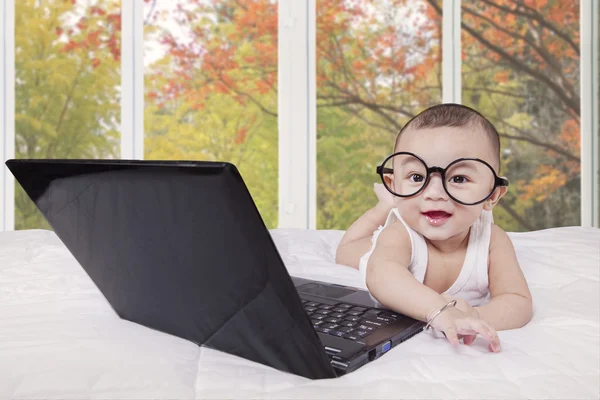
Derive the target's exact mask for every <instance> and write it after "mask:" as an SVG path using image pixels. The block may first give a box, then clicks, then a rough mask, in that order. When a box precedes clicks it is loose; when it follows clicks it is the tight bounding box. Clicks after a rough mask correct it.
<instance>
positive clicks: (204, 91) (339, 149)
mask: <svg viewBox="0 0 600 400" xmlns="http://www.w3.org/2000/svg"><path fill="white" fill-rule="evenodd" d="M185 4H186V7H181V8H180V9H179V10H178V12H177V15H178V18H179V23H180V24H187V26H189V27H190V32H191V36H192V38H191V40H189V41H188V42H187V43H182V42H181V41H178V40H177V39H176V38H174V37H172V36H170V35H168V34H165V35H164V36H163V40H164V43H166V44H167V45H168V46H169V57H171V59H170V63H171V64H170V67H172V68H171V72H170V75H169V77H168V79H169V83H168V85H167V86H165V87H164V88H163V89H162V90H157V91H156V93H155V95H156V96H157V98H159V97H161V96H162V97H165V98H166V97H169V98H171V99H180V101H182V100H181V99H185V101H186V102H188V103H190V104H192V103H196V104H202V103H203V102H204V100H203V99H208V98H210V96H212V93H220V94H221V95H224V96H229V98H230V99H231V100H232V101H236V102H238V103H239V104H242V105H246V106H247V107H248V109H253V110H257V111H258V110H260V111H261V112H262V113H264V114H265V115H269V116H276V115H277V109H276V101H275V99H276V97H275V96H276V90H277V83H276V68H277V63H276V61H277V58H276V49H277V46H276V44H277V12H276V4H275V3H274V2H271V1H267V0H235V1H234V0H226V1H219V2H207V1H192V0H190V1H188V2H186V3H185ZM441 11H442V9H441V1H437V0H428V1H419V2H415V1H406V0H395V1H383V0H381V1H376V2H368V3H367V2H357V1H337V0H336V1H334V0H320V1H318V2H317V87H318V93H317V100H318V133H317V135H318V206H319V208H318V219H319V223H318V225H319V227H321V228H339V229H345V228H346V227H347V226H348V225H349V223H351V222H352V220H353V219H354V218H356V217H357V216H358V215H360V214H361V213H362V212H363V211H364V210H365V209H366V208H367V207H369V206H370V205H372V203H373V201H374V197H373V195H372V193H371V187H372V184H373V182H375V181H377V177H376V176H375V174H374V167H375V165H376V164H377V163H378V162H380V161H381V160H382V159H383V157H385V155H387V154H388V153H389V152H390V151H391V150H392V149H391V147H392V143H393V138H394V136H395V135H396V133H397V131H398V130H399V129H400V127H401V126H402V125H403V124H404V123H405V122H406V121H407V120H408V119H409V118H411V117H412V116H414V115H415V114H416V113H418V112H419V111H421V110H422V109H424V108H426V107H427V106H429V105H432V104H435V103H439V102H440V101H441V74H440V66H441V46H440V43H441ZM462 11H463V13H462V16H463V21H462V24H463V25H462V26H463V83H464V87H463V102H464V103H465V104H467V105H471V106H473V107H475V108H477V109H478V110H480V111H481V112H483V113H484V114H485V115H487V116H488V117H489V118H490V119H491V120H492V122H493V123H494V124H495V125H496V126H497V128H498V130H499V132H500V134H501V137H502V145H503V148H504V149H505V151H504V152H503V160H502V172H503V174H505V175H507V176H508V177H509V178H510V179H511V192H510V195H509V196H507V197H506V198H505V199H504V200H503V201H502V202H501V205H500V206H501V207H500V208H499V209H498V212H497V213H496V217H497V221H499V222H500V224H501V225H502V226H504V227H505V228H508V229H510V230H526V229H538V228H543V227H546V226H560V225H567V224H578V215H579V214H578V212H579V211H578V201H579V200H578V199H579V186H578V185H579V184H578V180H579V154H578V150H577V149H578V146H579V95H578V85H577V80H578V76H579V71H578V58H579V48H578V46H579V39H578V3H577V2H576V1H570V0H561V1H559V0H555V1H533V0H531V1H525V0H485V1H482V2H463V3H462ZM165 79H167V78H165ZM159 102H160V101H159ZM157 104H158V103H157ZM198 112H201V111H198ZM271 135H272V136H271V137H272V140H273V141H275V140H276V136H275V132H272V133H271Z"/></svg>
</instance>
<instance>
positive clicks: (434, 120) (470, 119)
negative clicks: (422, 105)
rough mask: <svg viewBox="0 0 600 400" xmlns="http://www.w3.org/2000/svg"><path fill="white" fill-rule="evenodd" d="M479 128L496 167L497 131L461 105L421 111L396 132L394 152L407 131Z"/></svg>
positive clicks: (438, 106) (474, 112)
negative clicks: (485, 139)
mask: <svg viewBox="0 0 600 400" xmlns="http://www.w3.org/2000/svg"><path fill="white" fill-rule="evenodd" d="M469 125H471V126H475V127H480V128H481V129H482V130H483V131H484V132H485V133H486V134H487V135H488V138H489V139H490V143H491V144H492V147H493V151H494V154H495V155H497V157H498V159H497V160H496V161H498V166H499V165H500V136H499V135H498V131H497V130H496V128H495V127H494V125H492V123H491V122H490V121H488V119H487V118H485V117H484V116H483V115H481V114H480V113H479V112H477V111H475V110H474V109H472V108H471V107H467V106H463V105H462V104H455V103H444V104H437V105H435V106H432V107H429V108H427V109H426V110H424V111H421V112H420V113H419V114H417V115H416V116H414V117H412V118H411V119H410V120H409V121H408V122H407V123H406V124H405V125H404V126H403V127H402V129H401V130H400V132H398V136H397V137H396V143H395V144H394V151H395V150H396V147H397V146H398V141H399V140H400V136H402V133H403V132H404V131H406V130H407V129H409V128H410V129H415V130H416V129H426V128H439V127H442V126H448V127H457V128H460V127H465V126H469Z"/></svg>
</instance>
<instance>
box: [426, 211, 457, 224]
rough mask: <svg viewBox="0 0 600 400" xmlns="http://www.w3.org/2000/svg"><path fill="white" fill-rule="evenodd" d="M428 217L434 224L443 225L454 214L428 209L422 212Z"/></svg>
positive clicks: (430, 222) (429, 221)
mask: <svg viewBox="0 0 600 400" xmlns="http://www.w3.org/2000/svg"><path fill="white" fill-rule="evenodd" d="M422 214H423V215H424V216H425V219H427V222H428V223H429V224H430V225H433V226H439V225H442V224H443V223H444V222H445V221H446V220H447V219H448V218H450V217H451V216H452V214H450V213H447V212H445V211H427V212H424V213H422Z"/></svg>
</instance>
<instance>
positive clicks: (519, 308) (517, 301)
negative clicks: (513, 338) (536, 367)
mask: <svg viewBox="0 0 600 400" xmlns="http://www.w3.org/2000/svg"><path fill="white" fill-rule="evenodd" d="M489 263H490V266H489V273H488V279H489V285H490V294H491V298H492V299H491V300H490V302H489V303H488V304H486V305H484V306H481V307H477V308H476V309H477V311H478V312H479V315H480V316H481V318H482V319H484V320H486V321H488V322H489V323H490V324H492V326H494V328H496V330H499V331H500V330H505V329H515V328H520V327H522V326H524V325H525V324H526V323H527V322H529V320H530V319H531V315H532V299H531V293H530V292H529V287H528V286H527V281H526V280H525V277H524V276H523V272H522V271H521V268H520V267H519V262H518V261H517V256H516V254H515V249H514V247H513V245H512V242H511V240H510V238H509V237H508V235H507V234H506V232H504V231H503V230H502V229H500V228H499V227H498V226H496V225H492V236H491V238H490V256H489Z"/></svg>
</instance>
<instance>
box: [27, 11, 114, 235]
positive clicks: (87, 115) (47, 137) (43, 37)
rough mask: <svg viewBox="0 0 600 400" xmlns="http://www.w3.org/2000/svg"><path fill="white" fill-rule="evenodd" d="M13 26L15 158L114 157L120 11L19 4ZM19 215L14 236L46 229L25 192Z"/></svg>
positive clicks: (40, 216)
mask: <svg viewBox="0 0 600 400" xmlns="http://www.w3.org/2000/svg"><path fill="white" fill-rule="evenodd" d="M15 19H16V20H15V52H16V56H15V75H16V82H15V133H16V143H15V155H16V157H17V158H105V157H116V156H117V155H118V148H119V147H118V145H119V142H118V139H119V134H118V131H119V110H120V103H119V94H118V93H119V92H118V87H119V85H120V69H119V59H120V29H121V26H120V24H121V17H120V10H119V8H118V5H117V4H115V3H114V2H113V1H108V0H106V1H105V0H97V1H88V2H81V1H80V2H76V1H71V0H69V1H65V0H53V1H44V2H39V1H36V0H22V1H21V0H20V1H17V2H16V8H15ZM15 208H16V218H15V225H16V228H17V229H24V228H38V227H46V228H47V227H48V225H47V223H46V222H45V220H44V219H43V217H42V215H41V214H40V213H39V212H38V211H37V209H36V207H35V205H34V204H33V203H32V202H31V201H30V200H29V198H28V197H27V195H26V194H25V192H24V191H23V190H22V189H21V188H20V186H18V187H17V188H16V195H15Z"/></svg>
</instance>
